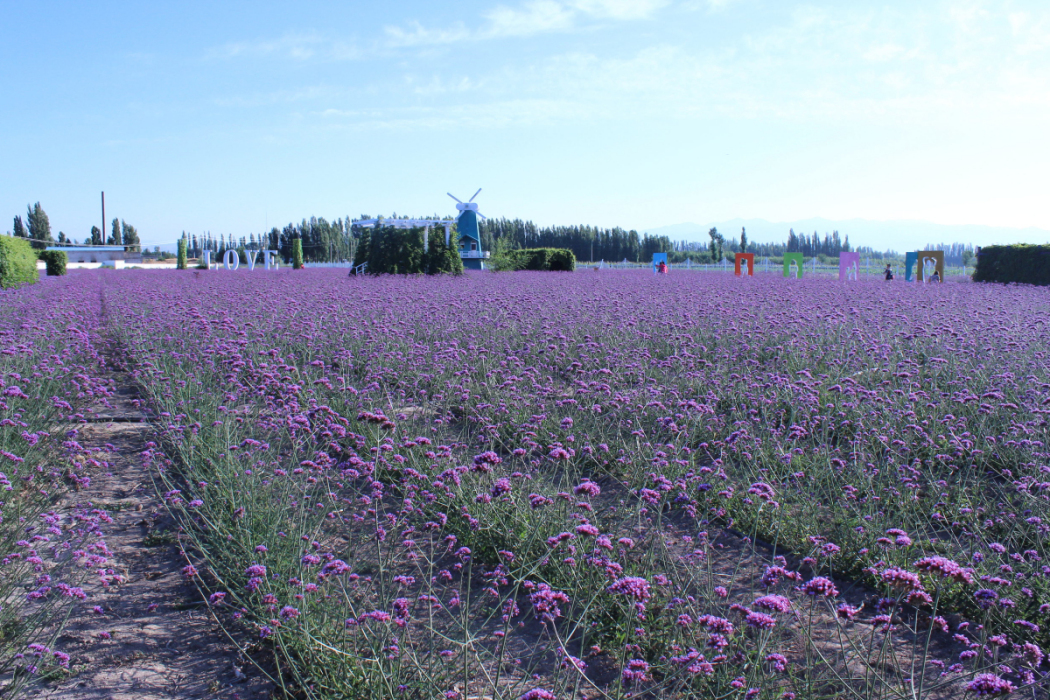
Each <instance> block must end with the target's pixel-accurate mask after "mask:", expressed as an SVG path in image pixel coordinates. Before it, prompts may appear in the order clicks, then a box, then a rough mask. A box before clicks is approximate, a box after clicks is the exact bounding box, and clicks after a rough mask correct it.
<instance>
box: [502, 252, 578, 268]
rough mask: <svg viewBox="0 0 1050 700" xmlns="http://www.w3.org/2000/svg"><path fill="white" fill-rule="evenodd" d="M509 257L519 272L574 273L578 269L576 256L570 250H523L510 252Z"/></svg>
mask: <svg viewBox="0 0 1050 700" xmlns="http://www.w3.org/2000/svg"><path fill="white" fill-rule="evenodd" d="M508 256H509V257H510V258H511V260H512V261H513V263H514V267H515V268H516V269H518V270H540V271H543V272H572V271H573V270H575V269H576V256H575V255H574V254H573V252H572V251H571V250H569V249H568V248H522V249H521V250H512V251H509V252H508Z"/></svg>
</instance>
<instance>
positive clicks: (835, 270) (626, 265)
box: [576, 258, 974, 280]
mask: <svg viewBox="0 0 1050 700" xmlns="http://www.w3.org/2000/svg"><path fill="white" fill-rule="evenodd" d="M576 266H577V268H587V267H597V268H600V269H602V270H652V269H653V266H652V263H636V262H629V261H626V260H625V261H623V262H618V263H609V262H604V261H602V262H596V263H587V262H585V263H581V262H577V263H576ZM667 268H668V270H670V271H674V272H681V271H685V272H723V273H724V272H728V273H730V274H732V273H733V272H734V271H735V266H734V264H733V263H731V262H729V261H728V260H725V261H723V262H722V263H705V264H701V263H694V262H691V261H687V262H684V263H674V264H670V263H668V265H667ZM890 269H891V270H893V276H894V278H895V279H900V280H903V279H904V266H903V265H894V266H892V267H891V268H890ZM885 270H886V267H885V265H883V266H881V267H880V266H879V265H878V263H873V262H872V261H871V260H861V261H860V266H859V268H858V272H859V273H860V274H861V275H872V276H875V277H882V276H883V274H884V272H885ZM973 270H974V269H973V268H972V267H960V266H951V265H945V266H944V276H945V277H954V276H962V275H972V274H973ZM755 272H771V273H776V274H778V275H782V274H783V273H784V268H783V265H782V264H779V263H773V262H771V261H770V259H769V258H756V259H755ZM912 273H913V276H914V273H915V271H914V270H913V271H912ZM802 275H803V277H805V276H806V275H828V276H834V277H838V275H839V266H838V265H825V264H821V263H820V262H818V261H817V259H816V258H813V259H812V260H810V262H808V263H806V264H805V266H804V269H803V273H802Z"/></svg>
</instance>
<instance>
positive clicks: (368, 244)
mask: <svg viewBox="0 0 1050 700" xmlns="http://www.w3.org/2000/svg"><path fill="white" fill-rule="evenodd" d="M371 255H372V229H371V228H365V229H364V231H363V232H362V233H361V240H359V241H358V242H357V249H356V250H355V251H354V267H359V266H361V265H364V264H365V263H366V262H368V258H369V256H371Z"/></svg>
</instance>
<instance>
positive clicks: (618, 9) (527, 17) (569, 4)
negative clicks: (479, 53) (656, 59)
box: [384, 0, 724, 46]
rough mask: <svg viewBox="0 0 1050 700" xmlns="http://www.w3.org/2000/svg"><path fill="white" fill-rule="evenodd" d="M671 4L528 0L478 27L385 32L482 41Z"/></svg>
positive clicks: (399, 37) (489, 15)
mask: <svg viewBox="0 0 1050 700" xmlns="http://www.w3.org/2000/svg"><path fill="white" fill-rule="evenodd" d="M723 1H724V0H723ZM669 4H670V0H528V1H527V2H524V3H521V4H519V5H514V6H508V5H497V6H496V7H494V8H492V9H491V10H488V11H486V12H484V13H482V15H481V16H482V19H483V20H484V21H483V22H481V23H479V25H478V26H477V27H475V28H474V29H468V28H467V27H466V26H465V25H463V24H462V23H456V24H453V25H451V26H450V27H448V28H445V29H432V28H427V27H423V26H422V25H420V24H419V23H418V22H413V23H410V24H409V25H408V27H407V28H405V27H398V26H388V27H386V28H385V30H384V31H385V33H386V37H387V39H388V41H389V43H391V44H393V45H395V46H420V45H425V44H449V43H453V42H457V41H467V40H475V41H482V40H486V39H498V38H502V37H514V36H532V35H536V34H545V33H552V32H566V31H570V30H572V29H575V28H577V27H578V26H579V25H580V22H581V20H585V19H594V20H601V19H609V20H619V21H629V20H641V19H646V18H649V17H651V16H653V15H654V13H656V11H658V10H660V9H661V8H663V7H666V6H667V5H669Z"/></svg>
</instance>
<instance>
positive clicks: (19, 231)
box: [12, 216, 29, 238]
mask: <svg viewBox="0 0 1050 700" xmlns="http://www.w3.org/2000/svg"><path fill="white" fill-rule="evenodd" d="M12 235H13V236H14V237H15V238H29V233H28V232H26V225H25V224H23V223H22V217H21V216H16V217H15V229H14V231H12Z"/></svg>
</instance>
